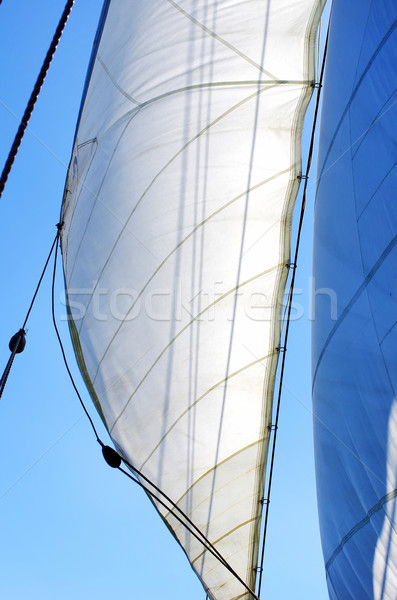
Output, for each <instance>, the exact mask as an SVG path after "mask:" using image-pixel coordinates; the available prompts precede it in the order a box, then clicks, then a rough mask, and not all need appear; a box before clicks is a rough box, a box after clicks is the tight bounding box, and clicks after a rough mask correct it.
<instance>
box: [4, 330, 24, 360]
mask: <svg viewBox="0 0 397 600" xmlns="http://www.w3.org/2000/svg"><path fill="white" fill-rule="evenodd" d="M18 340H19V341H18ZM16 344H18V347H17V349H16V350H15V353H16V354H20V353H21V352H23V351H24V350H25V346H26V335H25V332H24V330H23V329H20V330H19V331H18V332H17V333H16V334H15V335H13V336H12V338H11V339H10V343H9V344H8V347H9V349H10V350H11V352H13V351H14V348H15V346H16Z"/></svg>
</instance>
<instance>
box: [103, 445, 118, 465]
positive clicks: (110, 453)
mask: <svg viewBox="0 0 397 600" xmlns="http://www.w3.org/2000/svg"><path fill="white" fill-rule="evenodd" d="M102 454H103V458H104V459H105V460H106V462H107V463H108V465H109V467H112V468H113V469H118V468H119V466H120V465H121V456H120V454H117V452H116V450H114V448H111V447H110V446H102Z"/></svg>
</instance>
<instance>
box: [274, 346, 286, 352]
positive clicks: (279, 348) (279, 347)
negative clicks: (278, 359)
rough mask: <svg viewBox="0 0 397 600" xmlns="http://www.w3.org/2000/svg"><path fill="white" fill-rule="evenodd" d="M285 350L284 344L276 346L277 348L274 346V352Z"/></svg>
mask: <svg viewBox="0 0 397 600" xmlns="http://www.w3.org/2000/svg"><path fill="white" fill-rule="evenodd" d="M285 351H286V348H285V346H277V348H276V352H285Z"/></svg>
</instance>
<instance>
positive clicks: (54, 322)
mask: <svg viewBox="0 0 397 600" xmlns="http://www.w3.org/2000/svg"><path fill="white" fill-rule="evenodd" d="M59 237H60V229H59V230H58V234H57V239H56V241H57V242H58V240H59ZM57 258H58V244H56V249H55V257H54V270H53V273H52V289H51V313H52V322H53V324H54V328H55V333H56V335H57V338H58V342H59V345H60V348H61V352H62V357H63V362H64V363H65V367H66V370H67V372H68V374H69V377H70V381H71V382H72V385H73V387H74V391H75V392H76V394H77V397H78V399H79V400H80V404H81V406H82V407H83V410H84V412H85V414H86V416H87V418H88V420H89V422H90V423H91V427H92V429H93V432H94V433H95V437H96V439H97V441H98V442H99V443H100V444H101V445H102V442H101V441H100V439H99V436H98V433H97V430H96V428H95V425H94V422H93V420H92V419H91V417H90V414H89V412H88V410H87V409H86V407H85V405H84V402H83V399H82V397H81V396H80V393H79V390H78V389H77V386H76V384H75V382H74V379H73V375H72V372H71V370H70V369H69V365H68V361H67V359H66V354H65V349H64V347H63V344H62V340H61V336H60V334H59V330H58V326H57V323H56V319H55V278H56V266H57Z"/></svg>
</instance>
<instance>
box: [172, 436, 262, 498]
mask: <svg viewBox="0 0 397 600" xmlns="http://www.w3.org/2000/svg"><path fill="white" fill-rule="evenodd" d="M267 437H268V436H266V437H261V438H259V439H258V440H255V441H254V442H252V444H248V445H247V446H245V447H244V448H240V450H237V452H233V454H230V456H227V457H226V458H224V459H223V460H221V461H220V462H219V463H218V464H217V465H216V466H215V467H212V468H211V469H208V471H206V472H205V473H203V475H200V477H198V479H196V481H195V482H194V483H192V485H191V486H190V487H189V489H187V490H186V492H184V493H183V494H182V496H180V497H179V498H178V500H176V502H175V504H176V505H178V504H179V503H180V502H181V501H182V500H183V498H185V497H186V496H187V494H188V493H189V492H190V491H191V490H192V489H193V488H194V486H195V485H197V484H198V483H199V482H200V481H203V480H204V479H205V478H206V477H208V475H210V474H211V473H212V471H213V470H214V469H216V468H219V467H221V466H222V465H225V464H226V463H227V462H229V461H230V460H232V459H233V458H235V457H236V456H238V455H239V454H241V453H242V452H245V451H246V450H249V449H250V448H254V447H255V446H257V445H258V444H261V443H262V442H263V441H264V440H265V439H266V438H267ZM254 468H255V467H254ZM254 468H253V469H252V470H254ZM197 506H200V505H199V504H198V505H197ZM197 506H196V508H197Z"/></svg>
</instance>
